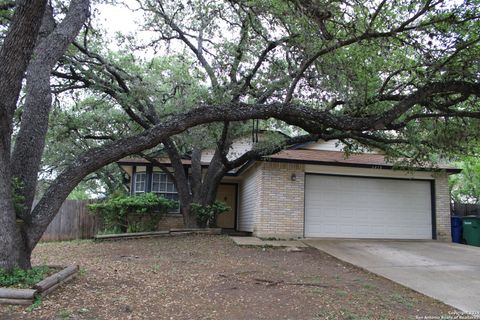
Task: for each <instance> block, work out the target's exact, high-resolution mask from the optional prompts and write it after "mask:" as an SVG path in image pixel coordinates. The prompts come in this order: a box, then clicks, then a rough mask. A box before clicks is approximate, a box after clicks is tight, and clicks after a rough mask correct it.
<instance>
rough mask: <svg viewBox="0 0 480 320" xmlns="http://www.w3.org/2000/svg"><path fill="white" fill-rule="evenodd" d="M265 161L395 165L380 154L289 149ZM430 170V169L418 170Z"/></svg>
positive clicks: (444, 166) (371, 165) (454, 169)
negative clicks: (347, 154)
mask: <svg viewBox="0 0 480 320" xmlns="http://www.w3.org/2000/svg"><path fill="white" fill-rule="evenodd" d="M265 159H268V160H271V161H279V162H301V163H310V164H324V165H334V166H353V167H369V168H371V167H376V166H378V167H382V168H389V169H390V168H393V167H394V164H393V163H389V162H387V161H386V160H385V156H384V155H382V154H378V153H353V154H350V155H349V156H348V157H346V155H345V153H344V152H343V151H327V150H308V149H307V150H304V149H293V150H292V149H289V150H282V151H280V152H279V153H276V154H274V155H271V156H268V157H265ZM418 169H427V170H428V169H430V168H418ZM433 169H445V170H447V171H448V172H451V173H458V172H460V171H461V170H460V169H457V168H452V167H449V166H446V165H438V166H437V167H436V168H433Z"/></svg>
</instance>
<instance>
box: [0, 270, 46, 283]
mask: <svg viewBox="0 0 480 320" xmlns="http://www.w3.org/2000/svg"><path fill="white" fill-rule="evenodd" d="M52 271H53V269H52V268H50V267H48V266H38V267H33V268H32V269H29V270H22V269H15V270H13V271H12V272H5V271H3V270H1V269H0V287H13V288H31V287H32V286H33V285H35V284H36V283H37V282H40V281H41V280H43V279H44V278H46V277H47V276H48V275H49V274H50V273H51V272H52Z"/></svg>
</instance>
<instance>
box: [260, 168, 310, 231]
mask: <svg viewBox="0 0 480 320" xmlns="http://www.w3.org/2000/svg"><path fill="white" fill-rule="evenodd" d="M260 169H261V177H260V187H259V192H260V193H259V195H260V201H259V204H260V206H259V216H258V220H257V223H256V226H255V230H254V234H255V235H256V236H259V237H265V238H268V237H275V238H300V237H303V219H304V214H303V212H304V210H303V208H304V179H305V174H304V170H305V169H304V165H302V164H293V163H275V162H263V163H262V165H261V168H260ZM292 174H295V176H296V179H295V181H292Z"/></svg>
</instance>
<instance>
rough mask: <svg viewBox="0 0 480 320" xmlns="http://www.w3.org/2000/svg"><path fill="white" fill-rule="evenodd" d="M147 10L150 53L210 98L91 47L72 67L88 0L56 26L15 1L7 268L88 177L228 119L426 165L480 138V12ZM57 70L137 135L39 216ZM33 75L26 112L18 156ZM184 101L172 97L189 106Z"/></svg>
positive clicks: (5, 143)
mask: <svg viewBox="0 0 480 320" xmlns="http://www.w3.org/2000/svg"><path fill="white" fill-rule="evenodd" d="M139 4H140V6H141V9H142V10H144V12H145V13H146V17H145V21H146V22H147V23H148V25H147V26H148V27H149V28H151V29H152V30H153V31H155V32H157V35H158V36H157V37H155V38H154V39H153V40H152V42H151V43H147V44H144V46H146V47H149V48H153V47H155V46H158V48H157V49H158V50H160V51H159V52H163V54H164V55H169V54H170V53H172V52H173V54H175V55H176V56H178V54H179V53H181V54H182V55H185V56H188V55H190V57H191V58H193V59H194V63H193V64H192V65H191V69H192V70H196V71H198V74H200V75H203V76H202V77H200V78H198V79H197V81H198V83H199V84H200V85H199V86H200V87H202V88H203V90H204V91H205V95H199V96H196V95H195V96H193V97H192V98H191V99H189V100H188V103H189V104H188V105H186V106H185V105H182V104H172V103H171V101H172V100H171V99H167V100H165V99H163V97H164V95H163V93H164V92H158V91H159V90H157V89H158V88H161V86H160V85H161V83H155V82H153V83H152V84H153V85H152V86H149V87H148V88H144V87H142V86H139V84H142V81H138V80H139V79H142V78H146V77H148V75H145V74H137V75H135V76H133V77H131V76H129V75H131V72H123V71H122V70H121V68H117V67H114V66H115V61H111V57H109V58H108V59H104V58H103V56H104V55H103V54H102V52H101V50H99V49H97V50H98V51H99V52H95V49H91V48H88V47H86V46H85V45H77V46H76V51H75V50H73V51H75V53H73V54H72V53H69V54H68V55H67V57H65V58H62V56H63V55H64V53H65V51H66V49H67V46H68V44H70V43H71V42H72V41H73V39H74V38H75V36H76V35H77V33H78V32H79V30H80V28H81V26H82V25H83V23H84V21H85V20H86V18H87V15H88V1H86V0H83V1H82V0H72V1H71V3H70V7H69V9H68V11H67V13H66V14H65V16H64V18H63V20H62V21H61V22H60V23H54V21H53V20H52V19H51V10H49V7H46V4H45V1H26V0H23V1H20V0H19V1H17V2H16V4H15V13H14V15H13V17H12V18H11V22H10V25H9V30H8V33H7V34H6V36H5V38H4V40H3V43H2V47H1V50H0V93H1V94H0V97H1V98H0V139H1V144H0V268H6V269H11V268H13V267H16V266H19V267H22V268H28V267H29V266H30V255H31V252H32V250H33V249H34V248H35V245H36V244H37V243H38V241H39V239H40V238H41V236H42V234H43V232H44V230H45V229H46V227H47V226H48V224H49V223H50V222H51V220H52V219H53V217H54V216H55V214H56V212H57V211H58V208H59V207H60V206H61V204H62V202H63V201H64V199H65V198H66V197H67V196H68V194H69V193H70V192H71V190H73V188H74V187H75V186H76V185H77V184H78V183H79V182H80V181H81V180H82V179H83V178H84V177H85V176H87V175H88V174H90V173H92V172H94V171H96V170H98V169H100V168H102V167H103V166H105V165H107V164H109V163H112V162H114V161H116V160H118V159H120V158H122V157H124V156H127V155H130V154H135V153H138V152H141V151H143V150H147V149H150V148H153V147H155V146H157V145H158V144H160V143H165V142H166V141H168V140H169V139H170V138H171V137H172V136H173V135H175V134H178V133H181V132H183V131H185V130H186V129H188V128H192V127H195V126H198V125H202V124H205V123H212V122H220V123H222V124H223V125H224V130H223V131H228V130H229V128H230V125H229V123H230V122H237V121H245V120H248V119H269V118H276V119H279V120H282V121H284V122H285V123H288V124H289V125H294V126H298V127H299V128H302V129H303V130H304V131H305V132H306V133H307V135H312V136H310V137H314V138H318V137H324V138H335V137H341V138H344V139H350V140H349V141H352V142H355V141H358V142H360V143H365V144H371V145H375V146H379V145H382V146H388V145H391V144H394V145H398V147H399V148H400V149H402V148H403V150H404V151H405V152H406V153H408V152H410V151H411V149H410V147H411V146H412V145H415V146H419V145H425V146H426V148H424V149H422V150H427V153H425V154H423V153H422V154H420V155H419V156H418V157H417V158H420V159H421V158H423V157H424V156H425V155H428V151H429V150H432V149H438V148H442V149H444V150H452V149H454V148H455V147H456V146H458V145H462V144H463V145H465V144H466V143H467V142H468V141H467V140H468V138H472V137H476V134H478V133H476V131H475V130H472V129H473V128H475V126H478V122H477V120H476V119H478V118H480V111H479V109H478V97H479V95H480V84H479V82H478V80H479V79H478V75H479V73H478V71H479V70H478V66H479V64H478V59H479V51H478V50H479V47H478V42H479V38H478V34H479V32H478V31H479V8H478V3H477V2H472V1H465V2H464V3H460V2H457V3H453V4H452V3H450V2H449V1H441V0H438V1H428V0H427V1H415V0H411V1H406V0H405V1H395V2H390V1H365V2H354V1H352V2H350V1H321V0H318V1H313V0H312V1H292V0H269V1H235V0H234V1H148V0H146V1H140V2H139ZM45 8H46V9H45ZM42 19H43V22H42V23H40V22H41V21H42ZM40 25H41V29H40V28H39V26H40ZM173 42H175V43H176V44H173ZM135 45H137V44H135ZM131 49H132V50H133V49H134V48H133V47H132V48H131ZM168 50H170V51H168ZM34 51H35V53H34V54H33V52H34ZM175 51H176V52H175ZM61 58H62V59H61ZM60 59H61V64H62V65H61V66H60V67H58V66H56V62H57V61H58V60H60ZM113 60H114V59H113ZM53 68H55V72H53V74H54V75H56V76H59V77H62V78H63V79H66V80H68V81H70V85H71V87H72V88H74V87H88V90H91V91H90V92H94V93H100V92H105V87H106V88H108V87H110V88H111V90H110V92H109V93H108V94H109V99H111V102H112V103H113V107H120V108H119V109H121V110H123V112H125V114H127V115H128V117H129V118H130V119H132V121H133V122H132V123H136V124H137V126H136V127H135V128H134V130H132V131H131V132H130V133H128V134H125V135H123V136H120V137H118V139H116V140H115V141H112V142H108V141H105V143H102V144H101V145H99V146H98V147H96V148H92V149H90V150H88V151H86V152H84V153H81V154H78V155H77V156H76V157H75V158H74V159H73V160H72V161H71V162H70V163H69V164H68V165H67V166H66V167H65V168H64V170H63V171H62V172H60V173H59V174H58V176H57V177H56V178H55V180H54V181H53V183H52V184H51V185H50V187H49V188H48V189H47V191H46V192H45V193H44V195H43V197H42V198H41V199H40V201H39V202H38V204H37V205H36V206H34V207H33V208H32V207H31V204H32V201H33V195H34V190H35V187H36V181H37V175H38V171H39V164H40V159H41V155H42V153H43V148H44V142H45V135H46V132H47V130H48V115H49V113H50V109H51V90H50V86H49V82H50V81H49V80H50V75H51V73H52V69H53ZM25 72H26V77H25ZM24 79H26V84H25V88H24V91H25V103H24V105H22V109H23V110H22V111H23V112H22V117H21V120H20V121H19V123H18V130H15V132H16V136H15V137H16V138H15V143H14V144H13V146H12V136H13V119H14V112H15V109H16V108H17V104H18V103H19V101H18V97H19V93H20V90H21V86H22V81H23V80H24ZM132 89H134V90H132ZM144 89H148V90H144ZM139 94H140V95H139ZM181 94H182V93H181V92H180V93H178V95H177V96H174V98H175V99H178V100H177V101H185V99H184V100H182V99H180V98H182V96H180V95H181ZM139 99H141V100H142V103H137V101H138V100H139ZM173 101H175V100H173ZM172 106H174V107H173V108H172ZM432 132H434V133H436V135H432ZM432 137H433V138H432ZM451 137H455V141H453V142H454V143H453V142H452V139H451ZM449 138H450V139H449ZM12 150H13V151H12ZM13 189H14V190H13ZM14 207H16V210H15V208H14Z"/></svg>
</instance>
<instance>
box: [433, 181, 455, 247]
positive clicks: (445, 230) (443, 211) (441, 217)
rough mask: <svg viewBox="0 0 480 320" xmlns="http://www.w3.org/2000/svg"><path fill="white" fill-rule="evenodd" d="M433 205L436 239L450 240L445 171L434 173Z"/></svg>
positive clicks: (448, 198)
mask: <svg viewBox="0 0 480 320" xmlns="http://www.w3.org/2000/svg"><path fill="white" fill-rule="evenodd" d="M435 207H436V222H437V239H438V240H442V241H452V239H451V236H450V190H449V189H448V175H447V174H446V173H445V172H442V173H438V174H435Z"/></svg>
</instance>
